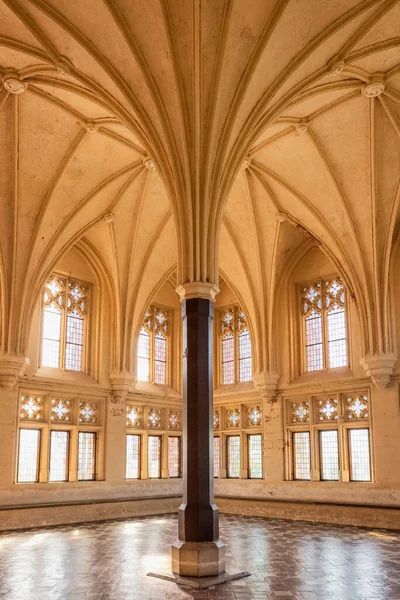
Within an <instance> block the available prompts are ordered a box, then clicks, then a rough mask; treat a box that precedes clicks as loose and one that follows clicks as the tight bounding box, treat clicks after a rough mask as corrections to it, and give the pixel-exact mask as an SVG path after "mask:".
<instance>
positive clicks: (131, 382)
mask: <svg viewBox="0 0 400 600" xmlns="http://www.w3.org/2000/svg"><path fill="white" fill-rule="evenodd" d="M110 382H111V388H112V398H111V402H112V403H113V404H119V403H120V402H124V401H125V400H126V397H127V396H128V394H129V393H130V392H132V391H133V390H134V387H135V379H134V377H133V375H132V374H131V373H126V372H125V373H113V374H111V375H110Z"/></svg>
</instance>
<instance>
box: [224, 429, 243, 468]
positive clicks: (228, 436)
mask: <svg viewBox="0 0 400 600" xmlns="http://www.w3.org/2000/svg"><path fill="white" fill-rule="evenodd" d="M230 438H238V439H239V475H238V476H237V477H232V475H229V464H230V461H229V440H230ZM225 445H226V478H227V479H240V472H241V462H242V460H241V459H242V436H241V435H240V432H237V433H229V434H227V435H226V439H225Z"/></svg>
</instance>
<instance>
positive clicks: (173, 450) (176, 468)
mask: <svg viewBox="0 0 400 600" xmlns="http://www.w3.org/2000/svg"><path fill="white" fill-rule="evenodd" d="M168 472H169V476H170V477H171V478H175V477H180V476H181V438H180V437H176V436H174V437H169V438H168Z"/></svg>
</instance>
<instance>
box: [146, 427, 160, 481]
mask: <svg viewBox="0 0 400 600" xmlns="http://www.w3.org/2000/svg"><path fill="white" fill-rule="evenodd" d="M148 469H149V479H159V478H160V477H161V437H160V436H159V435H149V437H148Z"/></svg>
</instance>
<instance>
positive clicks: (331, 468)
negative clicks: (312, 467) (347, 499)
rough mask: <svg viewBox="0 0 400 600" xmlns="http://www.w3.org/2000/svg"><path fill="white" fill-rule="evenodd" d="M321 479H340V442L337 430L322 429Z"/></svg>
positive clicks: (320, 433) (320, 434)
mask: <svg viewBox="0 0 400 600" xmlns="http://www.w3.org/2000/svg"><path fill="white" fill-rule="evenodd" d="M319 439H320V449H321V479H323V480H325V481H338V480H339V444H338V432H337V430H336V429H335V430H329V431H320V432H319Z"/></svg>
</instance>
